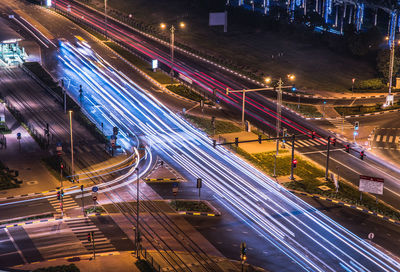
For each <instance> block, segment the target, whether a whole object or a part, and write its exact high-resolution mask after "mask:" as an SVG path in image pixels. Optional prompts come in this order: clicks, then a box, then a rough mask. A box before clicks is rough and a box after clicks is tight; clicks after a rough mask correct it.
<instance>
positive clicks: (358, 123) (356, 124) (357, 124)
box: [354, 121, 360, 130]
mask: <svg viewBox="0 0 400 272" xmlns="http://www.w3.org/2000/svg"><path fill="white" fill-rule="evenodd" d="M359 128H360V122H358V121H356V122H355V124H354V130H358V129H359Z"/></svg>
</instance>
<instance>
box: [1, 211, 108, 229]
mask: <svg viewBox="0 0 400 272" xmlns="http://www.w3.org/2000/svg"><path fill="white" fill-rule="evenodd" d="M108 215H109V214H107V213H92V214H88V215H87V217H95V216H108ZM83 217H85V216H83V215H78V216H75V217H68V216H64V217H63V218H49V219H40V220H29V221H27V222H21V223H15V224H10V225H3V226H0V229H6V228H13V227H20V226H25V225H35V224H40V223H45V222H55V221H63V220H65V219H74V218H83Z"/></svg>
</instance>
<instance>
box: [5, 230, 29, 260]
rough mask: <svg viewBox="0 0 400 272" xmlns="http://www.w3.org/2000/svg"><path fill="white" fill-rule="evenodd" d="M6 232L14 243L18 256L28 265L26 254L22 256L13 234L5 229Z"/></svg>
mask: <svg viewBox="0 0 400 272" xmlns="http://www.w3.org/2000/svg"><path fill="white" fill-rule="evenodd" d="M4 231H5V232H6V233H7V235H8V238H10V241H11V242H12V243H13V245H14V247H15V249H16V250H17V251H18V254H19V255H20V256H21V258H22V260H23V261H24V263H28V262H27V260H26V259H25V256H24V254H22V251H21V250H20V249H19V247H18V245H17V243H16V242H15V240H14V238H13V237H12V235H11V233H10V232H9V230H8V229H7V228H6V229H4Z"/></svg>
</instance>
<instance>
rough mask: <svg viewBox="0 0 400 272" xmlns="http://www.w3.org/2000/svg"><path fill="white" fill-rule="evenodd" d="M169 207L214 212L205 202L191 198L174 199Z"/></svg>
mask: <svg viewBox="0 0 400 272" xmlns="http://www.w3.org/2000/svg"><path fill="white" fill-rule="evenodd" d="M170 205H171V207H172V208H173V209H175V210H176V211H185V212H186V211H188V212H206V213H211V212H214V211H213V209H211V208H210V207H209V206H208V205H207V203H205V202H202V201H193V200H176V201H175V200H174V201H171V203H170Z"/></svg>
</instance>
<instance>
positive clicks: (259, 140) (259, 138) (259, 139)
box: [258, 134, 262, 144]
mask: <svg viewBox="0 0 400 272" xmlns="http://www.w3.org/2000/svg"><path fill="white" fill-rule="evenodd" d="M261 137H262V136H261V134H260V135H258V143H260V144H261Z"/></svg>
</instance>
